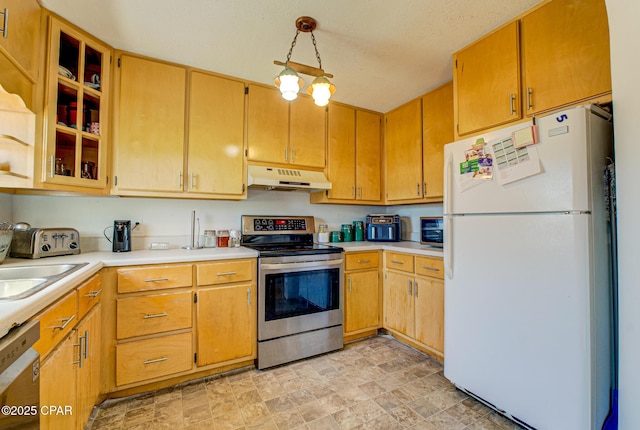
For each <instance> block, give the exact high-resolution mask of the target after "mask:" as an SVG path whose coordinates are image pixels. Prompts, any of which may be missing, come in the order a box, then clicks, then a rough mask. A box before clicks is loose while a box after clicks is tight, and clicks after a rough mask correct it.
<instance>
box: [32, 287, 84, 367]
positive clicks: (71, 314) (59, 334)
mask: <svg viewBox="0 0 640 430" xmlns="http://www.w3.org/2000/svg"><path fill="white" fill-rule="evenodd" d="M77 310H78V295H77V292H76V290H73V291H71V292H70V293H69V294H67V295H66V296H64V297H63V298H62V299H61V300H60V301H59V302H57V303H56V304H54V305H52V306H51V307H49V308H48V309H46V310H45V311H44V312H43V313H41V314H40V315H38V316H36V317H35V318H34V319H35V320H40V339H39V340H38V341H37V342H36V343H35V345H34V348H35V349H36V351H38V352H39V353H40V355H41V357H42V358H44V357H45V356H46V355H47V354H48V353H49V351H51V350H52V349H53V348H55V347H56V345H57V344H58V343H60V341H61V340H63V339H64V338H65V336H66V335H67V334H68V333H69V332H71V329H72V328H73V327H74V326H75V325H76V323H77V322H78V318H77ZM42 358H41V359H42Z"/></svg>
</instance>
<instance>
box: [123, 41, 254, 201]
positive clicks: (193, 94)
mask: <svg viewBox="0 0 640 430" xmlns="http://www.w3.org/2000/svg"><path fill="white" fill-rule="evenodd" d="M116 67H117V75H116V87H117V95H116V104H117V109H116V111H117V112H118V114H117V120H116V124H115V125H116V129H117V133H116V139H115V145H114V156H113V160H114V166H113V174H114V178H113V189H112V192H113V193H114V194H118V195H128V196H132V195H133V196H158V197H186V198H223V199H224V198H228V199H234V200H238V199H242V198H246V187H245V180H246V179H245V176H246V173H245V164H246V163H245V155H244V100H245V94H244V89H245V86H244V83H243V82H241V81H235V80H232V79H226V78H222V77H219V76H216V75H213V74H210V73H206V72H200V71H195V70H191V69H187V68H185V67H182V66H178V65H174V64H169V63H164V62H160V61H155V60H152V59H147V58H142V57H138V56H133V55H128V54H125V53H120V54H118V59H117V65H116ZM187 100H188V104H187ZM185 112H186V114H185Z"/></svg>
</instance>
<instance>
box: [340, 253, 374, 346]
mask: <svg viewBox="0 0 640 430" xmlns="http://www.w3.org/2000/svg"><path fill="white" fill-rule="evenodd" d="M345 260H346V262H345V287H344V338H345V340H353V339H357V338H359V337H365V336H369V335H371V334H374V333H375V332H376V331H377V329H378V328H379V327H380V300H381V291H380V268H379V260H380V252H379V251H374V252H353V253H347V254H346V256H345Z"/></svg>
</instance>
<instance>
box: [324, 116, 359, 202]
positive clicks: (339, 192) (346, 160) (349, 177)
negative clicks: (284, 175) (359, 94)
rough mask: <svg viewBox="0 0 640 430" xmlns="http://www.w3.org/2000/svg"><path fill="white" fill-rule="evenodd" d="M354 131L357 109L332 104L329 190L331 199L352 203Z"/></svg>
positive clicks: (328, 161)
mask: <svg viewBox="0 0 640 430" xmlns="http://www.w3.org/2000/svg"><path fill="white" fill-rule="evenodd" d="M355 132H356V114H355V109H354V108H351V107H347V106H341V105H336V104H331V105H330V106H329V143H328V148H327V149H328V152H327V153H328V157H327V176H328V177H329V181H330V182H331V189H330V190H329V198H331V199H346V200H353V199H354V198H355V191H356V188H355V187H356V184H355V175H356V173H355V169H356V152H355V143H356V142H355V139H356V135H355Z"/></svg>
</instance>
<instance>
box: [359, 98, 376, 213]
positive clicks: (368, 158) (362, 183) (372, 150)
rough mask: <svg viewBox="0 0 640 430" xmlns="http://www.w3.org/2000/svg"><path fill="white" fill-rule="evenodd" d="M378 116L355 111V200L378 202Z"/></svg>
mask: <svg viewBox="0 0 640 430" xmlns="http://www.w3.org/2000/svg"><path fill="white" fill-rule="evenodd" d="M380 123H381V118H380V115H377V114H374V113H371V112H366V111H362V110H356V163H357V165H356V187H357V190H356V198H357V199H358V200H371V201H376V202H379V201H380V197H381V196H380V172H381V171H382V142H381V136H382V135H381V134H380Z"/></svg>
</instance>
